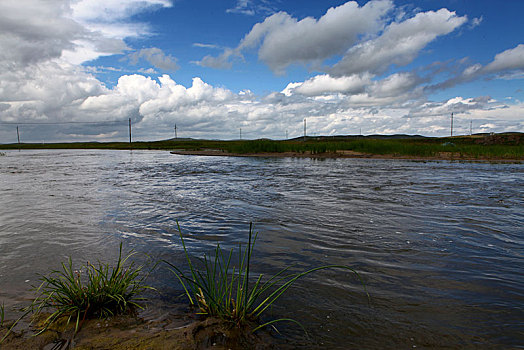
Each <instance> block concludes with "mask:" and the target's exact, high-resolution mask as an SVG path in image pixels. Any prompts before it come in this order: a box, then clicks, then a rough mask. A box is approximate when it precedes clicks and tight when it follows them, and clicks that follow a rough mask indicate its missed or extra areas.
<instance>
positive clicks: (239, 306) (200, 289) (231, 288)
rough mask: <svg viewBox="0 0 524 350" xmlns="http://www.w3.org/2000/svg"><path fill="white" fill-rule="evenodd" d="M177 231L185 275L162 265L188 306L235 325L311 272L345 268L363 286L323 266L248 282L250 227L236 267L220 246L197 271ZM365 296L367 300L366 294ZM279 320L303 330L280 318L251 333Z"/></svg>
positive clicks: (250, 319)
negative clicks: (340, 271) (179, 286)
mask: <svg viewBox="0 0 524 350" xmlns="http://www.w3.org/2000/svg"><path fill="white" fill-rule="evenodd" d="M177 225H178V223H177ZM178 230H179V233H180V239H181V241H182V246H183V248H184V253H185V257H186V260H187V264H188V267H189V272H188V273H184V272H183V271H182V270H181V269H179V268H178V267H177V266H175V265H173V264H171V263H170V262H168V261H165V262H166V263H167V264H168V265H169V266H170V270H171V271H172V272H173V273H174V274H175V276H176V278H177V279H178V280H179V281H180V283H181V284H182V286H183V288H184V291H185V294H186V296H187V298H188V299H189V303H190V304H191V305H192V306H194V307H197V308H198V309H199V314H203V315H206V316H214V317H218V318H220V319H222V320H225V321H230V322H232V323H235V324H236V325H238V326H240V325H242V324H246V323H248V322H253V321H254V322H257V320H258V319H259V317H260V316H261V315H262V313H264V311H266V310H267V309H268V308H269V307H270V306H271V305H273V303H274V302H275V301H276V300H277V299H278V298H279V297H280V296H281V295H282V294H283V293H284V292H286V290H288V289H289V288H290V287H291V286H292V285H293V284H294V283H295V282H296V281H297V280H298V279H299V278H301V277H304V276H306V275H308V274H310V273H313V272H315V271H319V270H324V269H332V268H340V269H346V270H349V271H350V272H352V273H353V274H355V275H356V276H357V277H358V278H359V279H360V281H361V283H362V284H363V285H364V282H363V280H362V279H361V277H360V275H359V274H358V273H357V272H356V271H355V270H354V269H352V268H350V267H348V266H345V265H325V266H320V267H317V268H313V269H310V270H307V271H304V272H301V273H292V274H286V272H287V271H288V270H289V268H290V267H291V266H289V267H286V268H284V269H282V270H280V271H279V272H278V273H277V274H275V275H273V276H272V277H270V278H269V279H264V276H263V275H262V274H260V275H259V276H258V277H257V278H256V280H253V281H254V282H253V281H251V276H250V265H251V257H252V254H253V248H254V245H255V242H256V239H257V236H258V233H256V234H253V225H252V224H250V227H249V238H248V244H247V248H246V249H244V250H242V246H241V245H240V246H239V249H238V261H239V263H238V264H239V266H232V263H231V261H232V258H233V249H231V250H229V252H224V251H223V250H222V249H221V248H220V244H217V246H216V248H215V251H214V256H213V257H209V258H208V257H207V256H206V255H204V258H203V259H201V260H200V262H201V264H200V265H201V268H200V269H198V268H197V267H196V266H195V265H194V264H193V262H192V261H191V258H190V257H189V254H188V251H187V248H186V245H185V242H184V237H183V235H182V231H181V229H180V226H178ZM364 289H365V286H364ZM366 295H367V292H366ZM367 296H368V298H369V295H367ZM281 321H290V322H293V323H296V324H298V325H299V326H300V327H301V328H302V329H303V330H304V331H305V329H304V327H303V326H302V325H301V324H300V323H299V322H297V321H296V320H293V319H290V318H280V319H277V320H273V321H270V322H266V323H264V324H261V325H259V326H257V327H255V328H254V329H253V332H254V331H256V330H258V329H260V328H262V327H265V326H268V325H272V324H273V323H276V322H281Z"/></svg>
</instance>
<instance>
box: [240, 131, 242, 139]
mask: <svg viewBox="0 0 524 350" xmlns="http://www.w3.org/2000/svg"><path fill="white" fill-rule="evenodd" d="M240 139H241V140H242V128H240Z"/></svg>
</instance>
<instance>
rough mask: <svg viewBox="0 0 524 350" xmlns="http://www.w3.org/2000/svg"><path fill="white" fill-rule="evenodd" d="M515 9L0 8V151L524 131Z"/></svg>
mask: <svg viewBox="0 0 524 350" xmlns="http://www.w3.org/2000/svg"><path fill="white" fill-rule="evenodd" d="M523 13H524V1H521V0H504V1H493V0H489V1H487V0H439V1H437V0H417V1H415V0H411V1H405V0H402V1H401V0H398V1H394V0H372V1H334V0H333V1H331V0H323V1H318V0H2V1H0V143H14V142H17V133H16V127H17V126H18V128H19V136H20V139H21V141H22V142H59V141H125V140H127V139H128V137H129V136H128V121H129V119H130V120H131V123H132V130H133V139H134V140H144V141H145V140H162V139H168V138H172V137H174V127H175V125H176V127H177V136H178V137H180V138H182V137H183V138H185V137H191V138H208V139H226V140H227V139H238V138H239V137H240V131H241V134H242V138H245V139H257V138H271V139H285V138H286V137H289V138H292V137H298V136H301V135H303V132H304V131H303V130H304V129H303V125H304V119H306V120H307V134H308V135H310V136H315V135H355V134H360V133H362V134H364V135H370V134H410V135H424V136H447V135H449V134H450V119H451V113H453V116H454V130H453V134H455V135H456V134H469V133H470V132H473V133H479V132H515V131H516V132H523V131H524V102H523V101H524V22H523V21H522V14H523Z"/></svg>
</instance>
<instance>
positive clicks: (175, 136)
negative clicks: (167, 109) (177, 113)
mask: <svg viewBox="0 0 524 350" xmlns="http://www.w3.org/2000/svg"><path fill="white" fill-rule="evenodd" d="M177 138H178V136H177V134H176V124H175V139H177Z"/></svg>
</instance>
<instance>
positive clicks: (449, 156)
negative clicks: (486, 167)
mask: <svg viewBox="0 0 524 350" xmlns="http://www.w3.org/2000/svg"><path fill="white" fill-rule="evenodd" d="M170 153H171V154H177V155H192V156H220V157H259V158H314V159H338V158H361V159H393V160H395V159H402V160H412V161H441V160H446V161H467V162H488V163H491V162H496V163H522V162H524V159H507V158H488V157H479V158H475V157H463V156H460V154H458V153H451V152H441V153H440V154H439V155H437V156H431V157H420V156H406V155H395V154H371V153H361V152H354V151H337V152H325V153H311V152H309V151H306V152H260V153H230V152H227V151H224V150H219V149H205V150H175V151H171V152H170Z"/></svg>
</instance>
